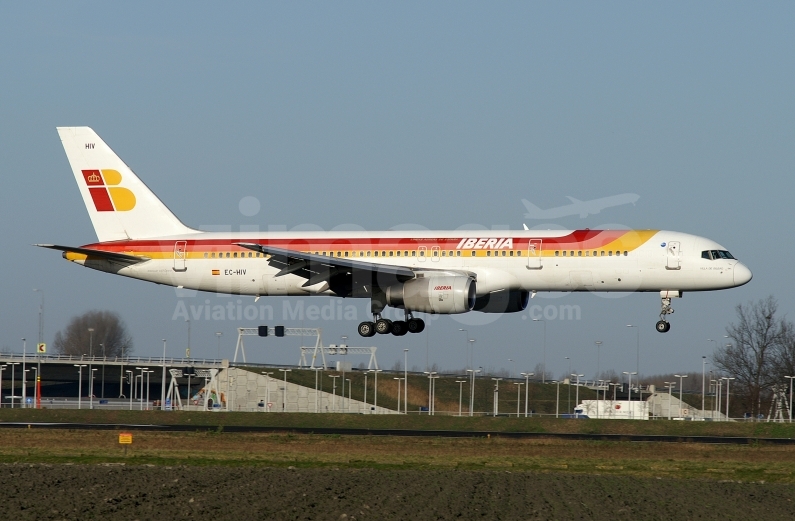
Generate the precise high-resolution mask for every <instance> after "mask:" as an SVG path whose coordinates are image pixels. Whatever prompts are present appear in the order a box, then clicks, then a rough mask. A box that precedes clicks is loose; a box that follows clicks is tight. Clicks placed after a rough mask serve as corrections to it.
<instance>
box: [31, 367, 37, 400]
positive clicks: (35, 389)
mask: <svg viewBox="0 0 795 521" xmlns="http://www.w3.org/2000/svg"><path fill="white" fill-rule="evenodd" d="M30 369H31V370H33V371H36V377H35V378H34V379H33V408H34V409H36V408H37V407H36V404H37V403H38V402H39V395H38V389H39V386H38V385H36V383H37V381H38V378H39V370H38V368H36V367H35V366H31V367H30Z"/></svg>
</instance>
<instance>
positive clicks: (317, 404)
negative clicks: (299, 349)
mask: <svg viewBox="0 0 795 521" xmlns="http://www.w3.org/2000/svg"><path fill="white" fill-rule="evenodd" d="M312 370H313V371H315V412H316V413H317V412H320V392H319V391H318V388H317V382H318V374H319V373H320V371H322V370H323V368H322V367H313V368H312ZM263 374H265V373H263ZM266 378H267V377H266ZM266 381H267V380H266ZM364 403H367V374H366V373H365V375H364ZM266 405H267V402H266Z"/></svg>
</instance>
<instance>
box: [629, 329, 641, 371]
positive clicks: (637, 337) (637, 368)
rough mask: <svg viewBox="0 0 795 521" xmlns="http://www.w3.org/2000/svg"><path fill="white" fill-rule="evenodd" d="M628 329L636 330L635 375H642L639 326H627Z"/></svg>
mask: <svg viewBox="0 0 795 521" xmlns="http://www.w3.org/2000/svg"><path fill="white" fill-rule="evenodd" d="M627 327H634V328H635V333H636V339H635V340H636V343H635V374H637V375H640V328H639V327H638V326H633V325H632V324H627ZM638 379H640V376H638Z"/></svg>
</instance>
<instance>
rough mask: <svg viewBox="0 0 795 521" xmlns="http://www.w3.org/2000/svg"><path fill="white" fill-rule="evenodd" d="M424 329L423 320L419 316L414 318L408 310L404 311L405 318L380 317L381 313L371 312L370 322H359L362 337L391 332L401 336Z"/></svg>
mask: <svg viewBox="0 0 795 521" xmlns="http://www.w3.org/2000/svg"><path fill="white" fill-rule="evenodd" d="M424 329H425V321H424V320H422V319H421V318H414V317H413V316H412V314H411V312H410V311H408V312H406V320H395V321H394V322H393V321H391V320H389V319H388V318H382V317H381V313H373V321H372V322H362V323H361V324H359V334H360V335H361V336H363V337H371V336H374V335H375V334H376V333H378V334H380V335H386V334H388V333H392V334H393V335H395V336H403V335H405V334H406V333H421V332H422V331H423V330H424Z"/></svg>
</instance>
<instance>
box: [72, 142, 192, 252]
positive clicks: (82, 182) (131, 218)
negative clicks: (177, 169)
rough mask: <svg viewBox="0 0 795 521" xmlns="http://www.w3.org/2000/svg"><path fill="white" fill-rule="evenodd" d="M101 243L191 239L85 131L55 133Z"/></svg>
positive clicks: (139, 183)
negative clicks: (151, 239) (169, 237)
mask: <svg viewBox="0 0 795 521" xmlns="http://www.w3.org/2000/svg"><path fill="white" fill-rule="evenodd" d="M58 135H60V136H61V142H62V143H63V148H64V150H65V151H66V157H67V158H68V159H69V164H70V165H71V167H72V172H73V173H74V175H75V180H76V181H77V186H78V188H79V189H80V195H82V196H83V202H84V203H85V205H86V209H87V210H88V215H89V217H91V223H92V224H93V225H94V231H96V233H97V238H98V239H99V240H100V242H107V241H119V240H127V239H149V238H153V237H163V236H169V235H183V234H186V233H195V232H196V230H193V229H191V228H188V227H187V226H185V225H184V224H182V222H180V220H179V219H177V217H176V216H175V215H174V214H173V213H171V211H170V210H169V209H168V208H166V205H164V204H163V203H162V202H161V201H160V199H158V198H157V196H156V195H155V194H154V193H152V191H151V190H149V188H147V186H146V185H145V184H144V183H143V182H142V181H141V180H140V179H138V177H137V176H136V175H135V174H134V173H133V171H132V170H131V169H130V168H129V167H128V166H127V165H126V164H124V161H122V160H121V159H120V158H119V156H117V155H116V154H115V153H114V152H113V150H111V149H110V147H109V146H108V145H106V144H105V142H104V141H102V139H101V138H100V137H99V136H98V135H97V133H96V132H94V131H93V130H92V129H90V128H89V127H58Z"/></svg>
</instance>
